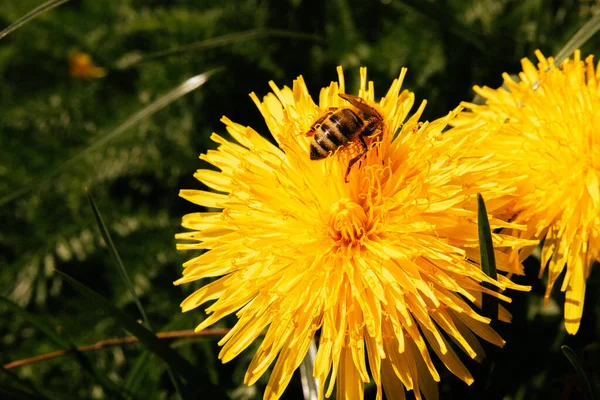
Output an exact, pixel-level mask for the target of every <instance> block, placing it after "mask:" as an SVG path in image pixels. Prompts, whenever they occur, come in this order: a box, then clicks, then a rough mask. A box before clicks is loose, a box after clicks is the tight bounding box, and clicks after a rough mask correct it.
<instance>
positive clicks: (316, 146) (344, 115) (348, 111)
mask: <svg viewBox="0 0 600 400" xmlns="http://www.w3.org/2000/svg"><path fill="white" fill-rule="evenodd" d="M339 96H340V97H341V98H342V99H344V100H346V101H348V102H349V103H350V104H351V105H352V107H341V108H335V107H332V108H329V109H328V110H327V111H326V112H325V113H324V114H323V115H321V116H320V117H319V118H318V119H317V120H316V121H315V122H314V123H313V124H312V125H311V127H310V130H309V131H308V132H307V133H306V136H309V137H311V136H312V141H311V142H310V159H311V160H322V159H324V158H327V157H329V156H331V155H332V154H333V153H334V152H335V151H336V150H338V149H339V148H342V147H345V146H347V145H349V144H350V143H354V142H358V143H360V145H361V151H360V154H358V155H357V156H356V157H354V158H352V159H351V160H350V162H349V163H348V168H347V169H346V175H345V176H344V181H345V182H346V183H348V174H350V170H351V169H352V166H353V165H354V164H355V163H356V162H357V161H358V160H360V159H361V158H362V157H363V156H364V155H365V154H366V153H367V151H368V150H369V148H368V147H367V143H366V142H365V138H374V140H376V141H379V140H381V136H382V135H383V117H382V116H381V114H380V113H379V112H378V111H377V110H375V109H374V108H373V107H371V106H370V105H368V104H367V102H366V101H364V100H363V99H361V98H360V97H357V96H352V95H349V94H344V93H339Z"/></svg>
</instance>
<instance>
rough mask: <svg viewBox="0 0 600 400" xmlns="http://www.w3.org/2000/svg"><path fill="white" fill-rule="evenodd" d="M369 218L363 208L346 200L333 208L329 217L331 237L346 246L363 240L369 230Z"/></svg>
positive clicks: (340, 201) (342, 200)
mask: <svg viewBox="0 0 600 400" xmlns="http://www.w3.org/2000/svg"><path fill="white" fill-rule="evenodd" d="M368 223H369V218H368V217H367V214H366V213H365V210H364V209H363V207H362V206H361V205H360V204H358V203H355V202H353V201H352V200H350V199H347V198H344V199H341V200H339V201H338V202H337V203H335V204H334V205H333V206H331V213H330V217H329V235H330V236H331V237H332V238H333V239H334V240H337V241H343V242H345V244H348V243H352V242H356V241H359V240H361V239H362V237H363V236H365V235H366V234H367V232H368V230H369V227H368Z"/></svg>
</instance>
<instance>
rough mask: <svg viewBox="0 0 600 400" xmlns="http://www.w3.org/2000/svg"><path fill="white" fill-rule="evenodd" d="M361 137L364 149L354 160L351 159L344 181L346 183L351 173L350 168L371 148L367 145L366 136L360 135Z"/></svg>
mask: <svg viewBox="0 0 600 400" xmlns="http://www.w3.org/2000/svg"><path fill="white" fill-rule="evenodd" d="M358 138H359V139H360V144H361V145H362V151H361V152H360V154H359V155H357V156H356V157H354V158H353V159H352V160H350V162H349V163H348V168H347V169H346V175H345V176H344V181H345V182H346V183H348V175H349V174H350V170H351V169H352V166H353V165H354V164H355V163H356V162H357V161H358V160H360V159H361V158H362V156H364V155H365V153H366V152H367V150H368V149H369V148H368V147H367V143H366V142H365V138H364V137H363V136H359V137H358Z"/></svg>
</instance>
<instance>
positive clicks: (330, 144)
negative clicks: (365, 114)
mask: <svg viewBox="0 0 600 400" xmlns="http://www.w3.org/2000/svg"><path fill="white" fill-rule="evenodd" d="M362 127H363V121H362V120H361V119H360V118H359V117H358V115H356V113H355V112H354V111H352V110H350V109H348V108H344V109H342V110H339V111H337V112H335V113H334V114H332V115H331V116H330V117H329V118H327V119H326V120H324V121H323V122H322V124H321V126H319V128H318V129H317V131H316V132H315V135H314V136H313V140H312V142H311V143H310V159H311V160H320V159H322V158H326V157H327V156H329V155H330V154H331V153H332V152H333V151H335V150H336V149H337V148H338V147H341V146H343V145H345V144H346V143H348V142H349V141H351V140H352V139H354V137H355V136H356V135H357V134H358V133H359V132H360V130H361V129H362Z"/></svg>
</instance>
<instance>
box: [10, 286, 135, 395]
mask: <svg viewBox="0 0 600 400" xmlns="http://www.w3.org/2000/svg"><path fill="white" fill-rule="evenodd" d="M0 302H2V303H4V304H5V305H6V306H7V307H8V308H9V309H10V310H12V311H13V312H15V313H16V314H18V315H20V316H21V317H22V318H23V319H25V320H26V321H28V322H30V323H31V324H32V325H34V326H35V327H36V328H38V329H39V330H40V332H42V333H43V334H44V335H46V337H47V338H48V339H49V340H50V341H51V342H52V343H54V344H55V345H57V346H58V347H60V348H62V349H64V350H68V351H71V352H72V353H73V354H74V355H75V358H76V360H77V361H78V362H79V365H80V366H81V368H82V369H84V370H85V371H87V372H88V373H89V374H90V375H91V376H92V377H93V378H95V379H96V381H97V382H98V383H99V384H100V385H101V386H102V387H103V388H104V389H105V390H106V391H107V392H108V393H110V394H111V395H112V396H114V397H116V398H119V399H122V398H125V394H124V393H123V391H122V390H121V389H119V387H118V386H117V385H116V384H115V383H114V382H113V381H111V380H110V379H109V378H108V376H106V375H105V374H102V373H101V372H100V371H98V370H96V369H95V368H94V367H93V365H92V363H91V362H90V360H89V359H88V358H87V357H86V355H85V354H83V353H82V352H80V351H79V350H78V349H77V346H75V344H74V343H71V342H70V341H68V340H67V339H65V338H63V337H62V336H60V335H59V334H58V332H56V330H55V329H54V327H53V326H51V325H50V324H49V323H48V322H46V321H45V320H44V319H42V318H40V317H38V316H37V315H35V314H33V313H30V312H29V311H27V310H25V309H23V308H21V307H19V306H18V305H17V304H15V303H13V302H12V301H10V300H9V299H7V298H5V297H2V296H0Z"/></svg>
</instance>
